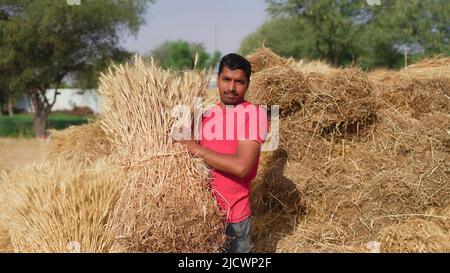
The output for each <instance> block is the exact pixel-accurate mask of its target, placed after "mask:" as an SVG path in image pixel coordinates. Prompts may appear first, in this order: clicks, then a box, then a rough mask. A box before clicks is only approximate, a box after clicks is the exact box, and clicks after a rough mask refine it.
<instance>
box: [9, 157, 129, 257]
mask: <svg viewBox="0 0 450 273" xmlns="http://www.w3.org/2000/svg"><path fill="white" fill-rule="evenodd" d="M120 179H121V173H120V171H119V170H117V169H116V168H112V167H111V166H110V165H109V164H107V163H106V162H105V161H103V162H97V163H95V164H94V165H92V166H91V167H90V168H86V166H85V165H84V164H77V163H75V162H69V161H64V160H57V161H44V162H42V163H35V164H33V165H29V166H26V167H21V168H20V169H15V170H12V171H11V172H9V173H3V174H2V177H1V178H0V183H1V184H0V192H1V195H0V199H1V202H0V207H1V208H0V219H1V222H2V225H4V227H5V228H6V229H7V230H8V233H9V236H8V237H9V238H10V242H8V243H7V245H8V248H9V250H10V251H11V250H12V249H13V250H14V251H15V252H110V251H111V248H112V246H113V242H114V236H113V234H112V233H111V232H110V231H109V230H108V228H107V222H108V219H109V217H110V214H111V213H112V210H113V208H114V205H115V202H116V201H117V198H118V193H119V185H118V181H119V180H120ZM11 248H12V249H11Z"/></svg>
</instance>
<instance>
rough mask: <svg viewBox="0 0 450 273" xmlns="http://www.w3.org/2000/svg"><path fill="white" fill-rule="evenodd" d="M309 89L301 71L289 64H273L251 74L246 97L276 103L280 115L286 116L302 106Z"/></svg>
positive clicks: (261, 101) (270, 103) (253, 100)
mask: <svg viewBox="0 0 450 273" xmlns="http://www.w3.org/2000/svg"><path fill="white" fill-rule="evenodd" d="M309 89H310V88H309V85H308V82H307V80H306V77H305V76H304V75H303V73H301V72H299V71H296V70H294V69H292V68H290V67H289V66H273V67H270V68H267V69H264V70H262V71H261V72H259V73H255V74H254V75H253V76H252V80H251V83H250V86H249V90H248V91H247V96H246V99H248V100H249V101H251V102H252V103H256V104H260V105H267V106H270V105H278V106H279V107H280V116H287V115H289V114H290V113H294V112H296V111H297V110H298V109H300V108H301V107H302V106H303V104H304V103H305V102H306V98H307V96H308V93H309V91H310V90H309Z"/></svg>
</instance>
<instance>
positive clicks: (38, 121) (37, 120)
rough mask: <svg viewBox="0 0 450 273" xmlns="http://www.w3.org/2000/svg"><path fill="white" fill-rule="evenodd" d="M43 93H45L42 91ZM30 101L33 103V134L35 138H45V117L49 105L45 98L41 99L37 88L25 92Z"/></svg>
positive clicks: (48, 110)
mask: <svg viewBox="0 0 450 273" xmlns="http://www.w3.org/2000/svg"><path fill="white" fill-rule="evenodd" d="M43 94H44V95H45V93H43ZM27 95H28V98H29V100H30V102H31V103H32V105H33V110H34V112H33V113H34V115H33V124H34V136H35V138H37V139H46V138H47V123H48V121H47V117H48V115H49V113H50V109H51V107H50V106H49V105H48V103H47V100H45V99H44V100H43V99H42V97H43V96H42V95H40V93H39V90H33V91H31V92H30V93H28V94H27Z"/></svg>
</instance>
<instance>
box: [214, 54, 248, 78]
mask: <svg viewBox="0 0 450 273" xmlns="http://www.w3.org/2000/svg"><path fill="white" fill-rule="evenodd" d="M224 67H228V69H230V70H236V69H242V70H244V72H245V75H246V76H247V80H250V76H251V75H252V65H251V64H250V62H249V61H248V60H247V59H245V58H244V57H242V56H241V55H239V54H236V53H230V54H227V55H225V56H223V58H222V59H221V60H220V64H219V75H220V73H222V71H223V68H224Z"/></svg>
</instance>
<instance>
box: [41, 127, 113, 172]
mask: <svg viewBox="0 0 450 273" xmlns="http://www.w3.org/2000/svg"><path fill="white" fill-rule="evenodd" d="M100 123H101V121H100V119H97V120H96V121H93V122H90V123H88V124H85V125H80V126H70V127H69V128H67V129H65V130H61V131H58V130H51V131H50V141H49V145H48V157H49V158H55V157H60V158H63V159H65V160H74V161H77V162H85V163H87V164H92V163H93V162H94V161H96V160H98V159H100V158H103V157H107V156H109V155H110V154H111V153H112V152H113V151H112V149H113V147H112V146H111V144H110V143H109V140H108V138H107V137H106V134H105V132H104V131H103V129H102V128H101V126H100Z"/></svg>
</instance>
